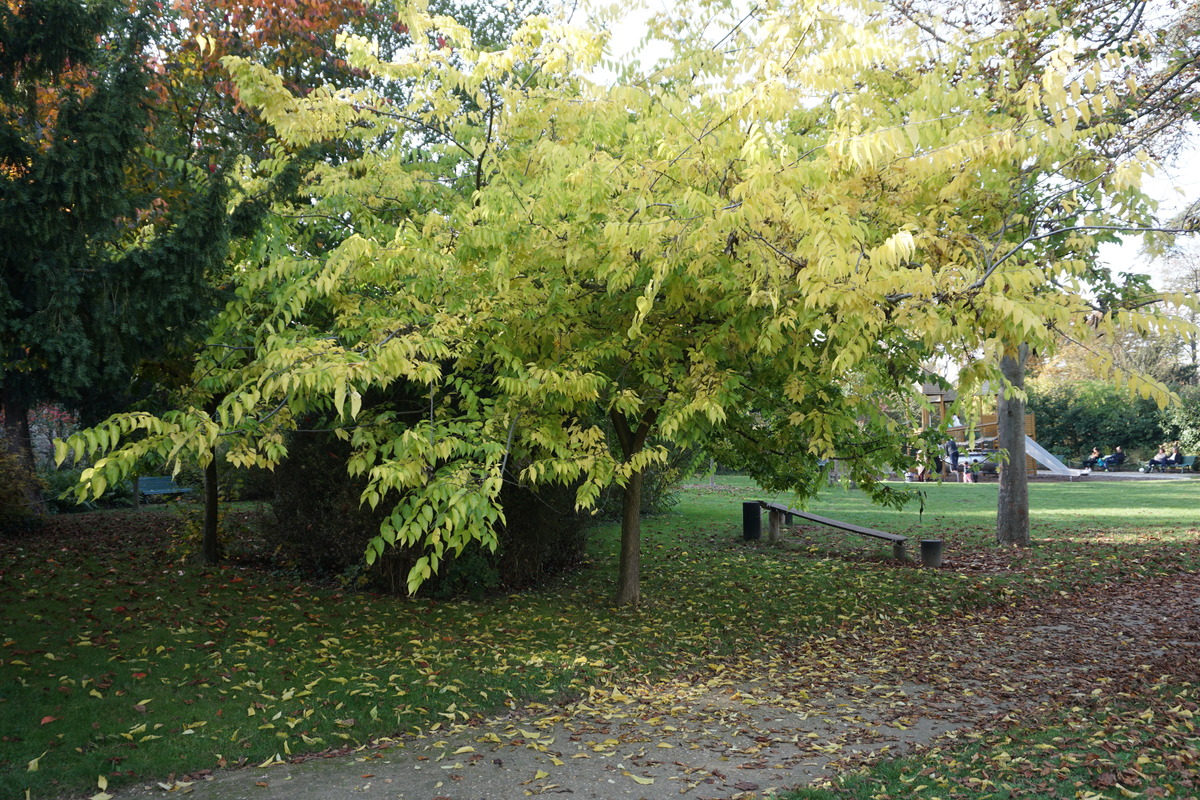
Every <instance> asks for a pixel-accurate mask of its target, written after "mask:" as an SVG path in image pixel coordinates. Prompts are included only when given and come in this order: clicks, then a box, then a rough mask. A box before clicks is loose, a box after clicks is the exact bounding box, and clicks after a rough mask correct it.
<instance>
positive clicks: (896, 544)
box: [762, 503, 908, 561]
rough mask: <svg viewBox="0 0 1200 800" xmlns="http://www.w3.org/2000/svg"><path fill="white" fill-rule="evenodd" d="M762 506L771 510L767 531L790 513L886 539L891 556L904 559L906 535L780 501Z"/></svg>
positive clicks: (841, 528) (773, 539) (772, 539)
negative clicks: (817, 512)
mask: <svg viewBox="0 0 1200 800" xmlns="http://www.w3.org/2000/svg"><path fill="white" fill-rule="evenodd" d="M762 505H763V507H764V508H766V509H767V510H768V511H770V512H771V522H770V524H769V527H768V531H770V530H771V529H772V528H774V527H775V524H776V523H775V519H776V518H777V517H778V519H779V524H780V525H782V522H783V516H784V515H785V514H791V515H792V516H795V517H800V518H801V519H806V520H808V521H809V522H816V523H818V524H820V525H828V526H829V527H831V528H837V529H838V530H843V531H847V532H849V533H857V534H858V535H860V536H871V537H873V538H876V539H886V540H887V541H889V542H891V543H892V556H893V557H895V558H896V559H899V560H900V561H904V560H905V558H906V556H905V553H904V543H905V542H907V541H908V537H907V536H901V535H900V534H898V533H888V532H887V531H879V530H875V529H874V528H864V527H862V526H861V525H854V524H852V523H849V522H842V521H841V520H836V519H830V518H829V517H822V516H818V515H817V514H809V513H808V512H806V511H797V510H796V509H794V508H788V507H787V506H785V505H783V504H781V503H763V504H762ZM770 540H771V541H776V539H775V538H774V535H772V536H771V539H770Z"/></svg>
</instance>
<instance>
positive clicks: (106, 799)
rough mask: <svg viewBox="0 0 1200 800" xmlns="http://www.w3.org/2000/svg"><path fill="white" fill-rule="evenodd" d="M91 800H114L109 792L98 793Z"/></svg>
mask: <svg viewBox="0 0 1200 800" xmlns="http://www.w3.org/2000/svg"><path fill="white" fill-rule="evenodd" d="M89 800H112V795H111V794H109V793H108V792H97V793H96V794H94V795H92V796H91V798H89Z"/></svg>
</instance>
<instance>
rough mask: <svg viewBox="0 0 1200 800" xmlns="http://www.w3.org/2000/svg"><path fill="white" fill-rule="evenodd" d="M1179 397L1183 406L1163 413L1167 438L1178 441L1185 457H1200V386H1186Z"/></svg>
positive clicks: (1174, 407)
mask: <svg viewBox="0 0 1200 800" xmlns="http://www.w3.org/2000/svg"><path fill="white" fill-rule="evenodd" d="M1179 397H1180V399H1181V400H1182V401H1183V402H1182V404H1180V405H1177V406H1171V407H1170V408H1167V409H1166V410H1164V411H1163V412H1162V419H1163V427H1164V428H1165V429H1166V437H1165V438H1166V439H1168V440H1169V441H1178V442H1179V450H1180V452H1182V453H1183V454H1184V455H1185V456H1196V455H1200V386H1185V387H1184V388H1182V389H1180V390H1179Z"/></svg>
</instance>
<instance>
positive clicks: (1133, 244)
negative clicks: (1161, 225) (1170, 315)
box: [1100, 134, 1200, 288]
mask: <svg viewBox="0 0 1200 800" xmlns="http://www.w3.org/2000/svg"><path fill="white" fill-rule="evenodd" d="M1146 189H1147V192H1148V193H1149V194H1150V195H1151V196H1152V197H1154V198H1155V199H1157V200H1158V201H1159V203H1161V206H1160V212H1161V215H1162V218H1163V219H1164V220H1165V219H1169V218H1170V217H1171V216H1172V215H1173V214H1176V213H1178V212H1179V211H1182V210H1183V208H1184V207H1185V206H1187V205H1188V204H1189V203H1192V202H1195V201H1196V200H1197V199H1200V134H1193V136H1192V141H1191V147H1189V148H1188V149H1187V150H1186V151H1185V153H1184V155H1182V156H1180V157H1179V159H1178V160H1177V161H1176V162H1175V163H1173V164H1171V165H1168V166H1167V167H1165V168H1164V169H1163V170H1162V172H1161V173H1160V174H1158V175H1156V176H1155V177H1154V178H1152V179H1151V180H1150V181H1148V182H1147V183H1146ZM1141 250H1142V237H1140V236H1130V237H1128V238H1127V239H1126V240H1125V242H1124V243H1122V244H1120V245H1105V246H1103V247H1102V248H1101V249H1100V258H1101V260H1102V261H1103V262H1104V263H1105V264H1107V265H1108V267H1109V268H1110V269H1112V270H1113V272H1140V273H1143V274H1146V275H1150V276H1151V279H1152V280H1153V282H1154V284H1155V285H1156V286H1158V287H1159V288H1162V284H1161V282H1162V278H1163V274H1162V265H1161V264H1160V263H1154V262H1152V261H1150V260H1149V259H1148V258H1146V256H1145V255H1144V254H1143V253H1142V252H1141Z"/></svg>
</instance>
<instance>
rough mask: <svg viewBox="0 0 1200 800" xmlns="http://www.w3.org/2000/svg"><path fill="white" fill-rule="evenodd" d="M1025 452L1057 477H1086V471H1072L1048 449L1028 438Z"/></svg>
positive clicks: (1026, 438)
mask: <svg viewBox="0 0 1200 800" xmlns="http://www.w3.org/2000/svg"><path fill="white" fill-rule="evenodd" d="M1025 452H1026V453H1028V454H1029V457H1030V458H1032V459H1033V460H1034V461H1036V462H1037V463H1039V464H1041V465H1042V466H1043V467H1045V468H1046V469H1048V470H1050V471H1051V472H1053V473H1054V474H1055V475H1069V476H1071V477H1072V478H1078V477H1079V476H1080V475H1086V474H1087V471H1086V470H1078V469H1071V468H1070V467H1068V466H1067V465H1066V464H1064V463H1062V462H1061V461H1059V460H1058V459H1057V458H1055V457H1054V456H1052V455H1051V454H1050V452H1049V451H1048V450H1046V448H1044V447H1042V446H1041V445H1040V444H1038V443H1037V442H1035V441H1034V440H1033V439H1031V438H1029V437H1028V436H1026V437H1025Z"/></svg>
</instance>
